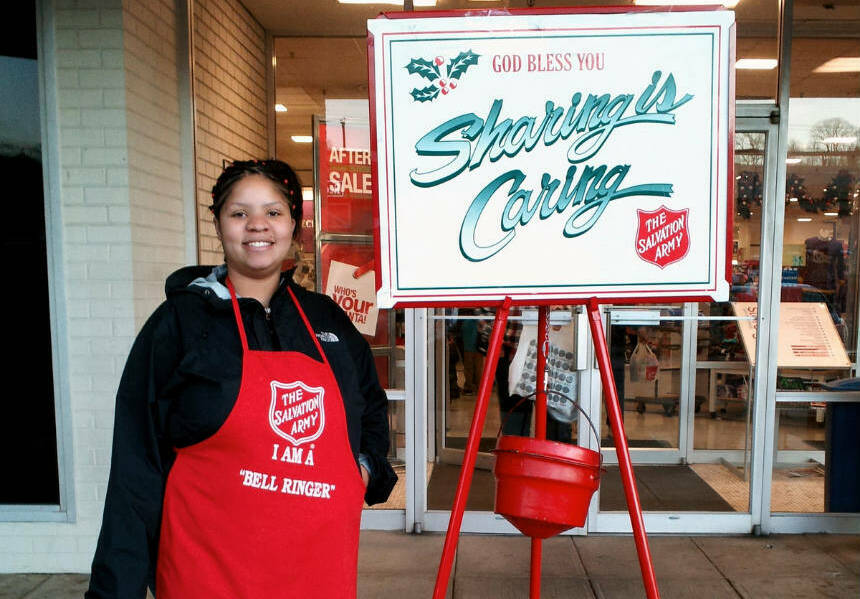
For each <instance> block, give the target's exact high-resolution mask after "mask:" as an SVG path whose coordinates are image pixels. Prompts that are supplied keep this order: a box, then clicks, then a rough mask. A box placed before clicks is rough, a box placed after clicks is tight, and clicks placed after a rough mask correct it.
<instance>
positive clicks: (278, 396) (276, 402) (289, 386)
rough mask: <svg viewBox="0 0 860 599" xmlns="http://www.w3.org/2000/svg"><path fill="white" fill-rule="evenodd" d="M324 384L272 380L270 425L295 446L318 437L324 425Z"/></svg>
mask: <svg viewBox="0 0 860 599" xmlns="http://www.w3.org/2000/svg"><path fill="white" fill-rule="evenodd" d="M323 395H325V389H323V388H322V387H309V386H307V385H305V384H304V383H303V382H301V381H294V382H292V383H281V382H278V381H272V402H271V404H270V406H269V424H270V425H271V426H272V430H273V431H275V433H276V434H278V435H279V436H281V437H283V438H284V439H286V440H287V441H290V442H292V443H293V445H301V444H302V443H307V442H308V441H313V440H314V439H317V438H318V437H319V436H320V435H321V434H322V432H323V427H324V426H325V409H324V407H323Z"/></svg>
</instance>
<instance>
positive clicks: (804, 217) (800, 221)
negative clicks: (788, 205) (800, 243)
mask: <svg viewBox="0 0 860 599" xmlns="http://www.w3.org/2000/svg"><path fill="white" fill-rule="evenodd" d="M811 220H812V219H811V218H809V217H808V216H802V217H800V218H798V219H797V222H799V223H808V222H809V221H811Z"/></svg>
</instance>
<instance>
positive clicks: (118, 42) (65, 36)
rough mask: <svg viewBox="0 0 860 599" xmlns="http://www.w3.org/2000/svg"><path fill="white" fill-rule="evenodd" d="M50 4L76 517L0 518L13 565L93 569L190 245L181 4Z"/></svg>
mask: <svg viewBox="0 0 860 599" xmlns="http://www.w3.org/2000/svg"><path fill="white" fill-rule="evenodd" d="M53 4H54V21H55V27H56V30H55V32H53V36H54V41H55V44H56V64H57V71H56V82H57V98H58V103H59V106H58V115H59V120H58V123H59V137H60V145H61V147H60V165H59V166H60V181H61V188H60V190H59V192H60V198H59V206H57V209H59V211H60V212H61V214H62V222H63V224H62V242H63V244H62V248H61V250H60V251H61V252H62V261H63V268H64V271H65V281H63V284H64V286H65V292H66V297H67V301H68V304H67V306H66V310H67V319H68V320H67V322H66V323H63V324H65V330H66V335H67V339H66V342H67V352H68V355H67V362H68V365H69V372H68V373H67V374H68V380H69V401H70V404H71V405H70V408H71V409H70V413H71V429H72V430H71V438H72V444H73V461H74V472H70V473H68V474H69V475H70V476H71V477H72V478H71V481H72V484H73V485H74V499H75V503H76V506H75V507H76V509H75V512H74V516H75V518H76V521H75V522H74V523H67V522H62V523H55V522H24V523H9V522H6V523H0V539H2V540H0V571H3V572H86V571H88V570H89V567H90V562H91V560H92V554H93V551H94V548H95V542H96V538H97V535H98V530H99V525H100V522H101V513H102V508H103V505H104V494H105V487H106V481H107V475H108V468H109V460H110V447H111V437H112V431H113V411H114V396H115V394H116V388H117V384H118V382H119V378H120V374H121V372H122V368H123V367H124V364H125V360H126V357H127V355H128V350H129V348H130V346H131V342H132V340H133V337H134V335H135V333H136V331H137V330H138V328H139V326H140V324H141V323H142V322H143V320H145V319H146V318H147V317H148V315H149V314H150V313H151V311H152V309H153V308H154V307H155V306H156V305H157V304H158V303H159V301H160V300H161V298H162V296H163V291H162V289H163V282H164V278H165V276H166V274H167V273H169V272H170V271H171V270H173V269H174V268H176V267H178V266H181V264H182V262H183V260H184V256H185V247H184V243H185V241H184V240H185V233H184V227H185V223H184V222H183V220H184V219H183V208H182V197H181V193H180V183H179V181H180V172H179V169H180V160H179V109H178V106H179V104H178V102H179V100H178V91H177V75H176V41H175V38H176V35H175V34H176V32H175V21H174V13H173V2H171V1H170V0H157V1H156V0H153V1H146V0H125V1H123V0H54V2H53ZM45 35H47V36H50V35H52V33H51V32H46V33H45ZM56 324H57V323H55V325H56Z"/></svg>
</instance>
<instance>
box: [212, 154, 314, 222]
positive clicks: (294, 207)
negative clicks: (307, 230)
mask: <svg viewBox="0 0 860 599" xmlns="http://www.w3.org/2000/svg"><path fill="white" fill-rule="evenodd" d="M250 175H260V176H263V177H265V178H266V179H268V180H269V181H271V182H272V185H274V186H275V189H277V190H278V191H279V192H281V194H282V195H283V196H284V199H285V200H286V201H287V205H288V206H289V207H290V216H291V217H292V219H293V222H294V223H296V226H295V228H294V229H293V239H297V238H298V236H299V235H300V234H301V230H302V227H301V222H302V186H301V184H300V183H299V178H298V177H297V176H296V173H295V171H293V169H292V168H290V165H288V164H287V163H286V162H283V161H281V160H275V159H274V158H270V159H268V160H236V161H234V162H232V163H230V164H229V165H228V166H227V167H226V168H225V169H224V171H223V172H222V173H221V175H220V176H219V177H218V180H217V181H216V182H215V186H214V187H212V205H211V206H209V210H210V211H211V212H212V214H214V215H215V220H218V219H219V218H220V216H221V208H222V207H223V206H224V203H225V202H226V201H227V198H228V197H230V193H231V192H232V190H233V186H234V185H235V184H236V183H238V182H239V181H241V180H242V179H244V178H245V177H248V176H250Z"/></svg>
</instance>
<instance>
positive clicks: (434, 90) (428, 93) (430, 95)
mask: <svg viewBox="0 0 860 599" xmlns="http://www.w3.org/2000/svg"><path fill="white" fill-rule="evenodd" d="M409 93H410V94H411V95H412V98H413V99H415V100H417V101H418V102H429V101H430V100H434V99H436V96H438V95H439V88H438V87H436V86H435V85H428V86H427V87H425V88H424V89H418V88H417V87H416V88H415V89H413V90H412V91H411V92H409Z"/></svg>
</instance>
